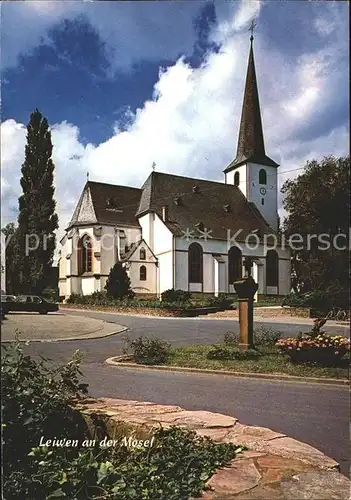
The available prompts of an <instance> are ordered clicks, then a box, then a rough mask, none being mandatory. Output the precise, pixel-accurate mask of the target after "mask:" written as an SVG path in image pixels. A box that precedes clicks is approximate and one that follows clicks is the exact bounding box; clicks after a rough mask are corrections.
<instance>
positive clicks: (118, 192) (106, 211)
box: [87, 181, 141, 226]
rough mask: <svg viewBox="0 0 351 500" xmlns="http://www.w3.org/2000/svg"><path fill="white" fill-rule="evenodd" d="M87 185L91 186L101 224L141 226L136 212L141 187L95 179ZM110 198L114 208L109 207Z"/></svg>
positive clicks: (96, 212) (97, 216) (93, 200)
mask: <svg viewBox="0 0 351 500" xmlns="http://www.w3.org/2000/svg"><path fill="white" fill-rule="evenodd" d="M87 187H89V188H90V193H91V198H92V202H93V205H94V209H95V214H96V218H97V220H98V222H99V224H126V225H130V226H139V223H138V221H137V219H136V218H135V213H136V211H137V209H138V205H139V201H140V196H141V189H138V188H132V187H128V186H115V185H114V184H105V183H103V182H93V181H88V182H87ZM108 200H110V206H111V207H113V209H111V208H108Z"/></svg>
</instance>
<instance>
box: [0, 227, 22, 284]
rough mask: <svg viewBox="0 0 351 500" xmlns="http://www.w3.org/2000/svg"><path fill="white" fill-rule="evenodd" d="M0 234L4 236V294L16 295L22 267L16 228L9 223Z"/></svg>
mask: <svg viewBox="0 0 351 500" xmlns="http://www.w3.org/2000/svg"><path fill="white" fill-rule="evenodd" d="M1 232H2V233H3V235H4V236H5V285H6V293H8V294H16V293H18V292H19V289H20V270H21V269H22V267H23V262H22V255H21V253H20V250H19V237H18V228H16V225H15V223H14V222H10V223H9V224H7V225H6V226H5V227H4V228H2V229H1Z"/></svg>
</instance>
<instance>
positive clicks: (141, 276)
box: [139, 266, 146, 281]
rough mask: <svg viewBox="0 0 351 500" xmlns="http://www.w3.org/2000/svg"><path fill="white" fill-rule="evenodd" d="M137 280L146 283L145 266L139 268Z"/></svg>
mask: <svg viewBox="0 0 351 500" xmlns="http://www.w3.org/2000/svg"><path fill="white" fill-rule="evenodd" d="M139 279H140V281H146V266H140V269H139Z"/></svg>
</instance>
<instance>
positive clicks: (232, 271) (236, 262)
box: [228, 247, 242, 284]
mask: <svg viewBox="0 0 351 500" xmlns="http://www.w3.org/2000/svg"><path fill="white" fill-rule="evenodd" d="M228 278H229V283H230V284H232V283H234V281H236V280H239V279H240V278H242V255H241V251H240V249H239V248H238V247H232V248H231V249H230V250H229V252H228Z"/></svg>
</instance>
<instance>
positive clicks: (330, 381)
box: [105, 355, 350, 387]
mask: <svg viewBox="0 0 351 500" xmlns="http://www.w3.org/2000/svg"><path fill="white" fill-rule="evenodd" d="M126 359H130V356H125V355H122V356H113V357H111V358H107V359H106V360H105V363H107V364H109V365H114V366H118V367H119V368H135V369H138V370H160V371H167V372H183V373H184V372H185V373H199V374H201V373H203V374H204V375H226V376H228V375H229V376H232V377H242V378H245V377H247V378H258V379H266V380H276V381H284V382H297V383H300V384H326V385H337V386H340V387H344V386H345V385H349V383H350V382H349V380H346V379H334V378H317V377H298V376H297V375H280V374H279V375H278V374H273V373H254V372H234V371H230V370H210V369H208V368H189V367H186V366H164V365H140V364H138V363H132V362H129V361H126Z"/></svg>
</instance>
